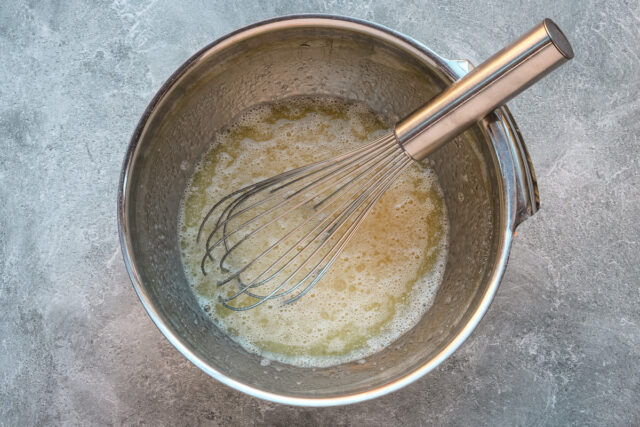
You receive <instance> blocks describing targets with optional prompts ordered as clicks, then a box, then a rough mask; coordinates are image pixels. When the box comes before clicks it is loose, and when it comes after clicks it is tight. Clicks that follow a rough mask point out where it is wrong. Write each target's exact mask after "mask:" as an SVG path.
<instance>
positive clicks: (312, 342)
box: [179, 97, 448, 367]
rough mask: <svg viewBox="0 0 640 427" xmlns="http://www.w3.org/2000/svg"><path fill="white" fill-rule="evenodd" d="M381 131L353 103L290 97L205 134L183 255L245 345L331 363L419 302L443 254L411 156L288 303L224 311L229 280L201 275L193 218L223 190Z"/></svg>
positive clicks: (208, 307)
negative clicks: (315, 277) (210, 140)
mask: <svg viewBox="0 0 640 427" xmlns="http://www.w3.org/2000/svg"><path fill="white" fill-rule="evenodd" d="M388 128H389V124H388V123H384V122H383V120H381V119H380V118H379V117H377V116H376V115H375V114H374V113H373V112H371V111H370V110H368V109H367V108H366V107H365V106H364V105H362V104H355V103H347V102H344V101H338V100H335V99H332V98H306V97H305V98H294V99H288V100H285V101H282V102H279V103H276V104H269V105H263V106H260V107H257V108H254V109H252V110H250V111H248V112H246V113H245V114H243V115H242V116H241V117H240V118H239V119H238V120H237V121H236V122H235V123H234V124H233V125H232V126H231V127H230V128H228V129H226V130H225V131H223V132H220V133H219V134H218V135H216V138H215V143H214V144H213V146H212V148H211V150H210V151H209V152H208V153H206V154H205V155H204V156H203V159H202V161H201V163H200V165H199V166H198V168H196V171H195V173H194V176H193V179H192V182H191V185H190V186H189V187H188V188H187V190H186V193H185V196H184V198H183V202H182V209H181V216H180V224H179V230H180V233H181V235H180V244H181V249H182V263H183V266H184V269H185V273H186V276H187V278H188V279H189V280H190V282H191V285H192V288H193V292H194V293H195V295H196V297H197V299H198V301H199V303H200V305H201V306H202V308H203V309H204V310H205V311H206V312H207V313H209V315H210V317H211V319H212V321H213V322H215V324H216V325H217V326H218V327H219V328H221V329H222V330H223V331H225V332H226V333H227V334H228V335H230V336H231V337H233V338H234V339H235V340H236V341H237V342H238V343H240V344H241V345H242V346H243V347H244V348H246V349H247V350H248V351H251V352H254V353H257V354H260V355H262V356H264V357H266V358H270V359H275V360H279V361H281V362H284V363H289V364H293V365H298V366H316V367H321V366H330V365H334V364H339V363H343V362H347V361H352V360H356V359H361V358H364V357H367V356H368V355H370V354H373V353H375V352H377V351H379V350H381V349H382V348H384V347H385V346H387V345H389V344H390V343H391V342H393V341H394V340H396V339H397V338H398V337H400V336H401V335H402V334H403V333H404V332H406V331H408V330H409V329H411V328H412V327H413V326H414V325H415V324H416V323H417V322H418V321H419V320H420V318H421V317H422V315H423V314H424V313H425V312H426V311H427V310H428V308H429V306H430V305H431V303H432V300H433V297H434V295H435V292H436V289H437V287H438V284H439V283H440V281H441V279H442V275H443V272H444V266H445V261H446V250H447V238H448V228H447V224H446V210H445V206H444V201H443V198H442V192H441V190H440V188H439V186H438V182H437V179H436V176H435V174H434V172H433V171H431V170H430V169H428V168H427V167H425V166H424V165H420V164H417V163H415V164H413V165H412V166H411V167H410V168H409V169H407V170H406V171H405V172H404V173H403V174H402V175H401V176H400V178H399V179H398V180H397V181H396V182H395V183H394V185H393V186H392V187H391V188H390V189H389V190H388V191H387V192H386V193H385V194H384V195H383V196H382V198H380V200H379V201H378V202H377V203H376V205H375V207H374V209H373V210H372V211H371V213H370V214H369V216H368V217H367V218H366V219H365V221H364V222H363V223H362V225H361V227H360V228H359V230H358V232H357V234H356V235H355V237H354V238H353V239H352V240H351V241H350V242H349V244H348V245H347V246H346V248H345V249H344V251H343V252H342V254H341V256H340V257H339V258H338V260H337V261H336V262H335V264H334V265H333V267H332V268H331V270H329V272H328V273H327V274H326V275H325V276H324V277H323V279H322V280H321V281H320V282H318V284H317V285H316V286H315V287H314V288H313V289H312V290H311V291H310V292H309V293H308V294H307V295H306V296H304V297H303V298H301V299H299V300H298V301H296V302H294V303H292V304H288V305H283V304H281V303H280V302H279V301H278V300H274V301H270V302H269V303H266V304H263V305H261V306H259V307H257V308H254V309H252V310H248V311H244V312H232V311H230V310H228V309H226V308H224V307H223V306H222V305H220V303H219V302H218V294H219V293H220V295H224V294H226V292H228V287H229V286H231V287H232V286H235V285H233V284H228V285H225V286H222V287H218V286H216V281H217V278H216V277H215V276H213V275H211V274H209V275H207V276H204V275H203V274H202V272H201V271H200V261H201V260H202V256H203V254H204V247H203V246H202V243H200V244H196V234H197V232H198V227H199V226H200V223H201V222H202V219H203V218H204V215H205V214H206V213H207V211H208V209H209V208H210V207H211V206H212V205H213V204H214V203H215V202H216V201H218V200H219V199H220V198H222V197H224V196H225V195H227V194H228V193H229V192H231V191H233V190H236V189H238V188H241V187H243V186H246V185H249V184H251V183H254V182H257V181H260V180H263V179H265V178H268V177H270V176H273V175H276V174H278V173H281V172H284V171H285V170H288V169H292V168H295V167H299V166H303V165H306V164H309V163H312V162H314V161H317V160H319V159H323V158H328V157H332V156H335V155H338V154H341V153H344V152H346V151H348V150H351V149H353V148H356V147H358V146H360V145H362V144H363V143H366V142H368V141H371V140H373V139H375V138H376V137H379V136H380V135H381V134H383V133H384V131H385V130H386V129H388Z"/></svg>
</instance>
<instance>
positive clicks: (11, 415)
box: [0, 0, 640, 426]
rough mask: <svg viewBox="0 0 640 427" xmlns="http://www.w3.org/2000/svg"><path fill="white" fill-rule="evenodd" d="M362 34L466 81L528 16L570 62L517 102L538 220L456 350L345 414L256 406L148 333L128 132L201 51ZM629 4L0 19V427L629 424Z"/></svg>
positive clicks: (634, 348) (157, 11) (636, 274)
mask: <svg viewBox="0 0 640 427" xmlns="http://www.w3.org/2000/svg"><path fill="white" fill-rule="evenodd" d="M299 12H325V13H337V14H345V15H351V16H356V17H360V18H365V19H369V20H373V21H377V22H379V23H382V24H385V25H387V26H389V27H392V28H394V29H397V30H399V31H402V32H404V33H406V34H409V35H411V36H413V37H415V38H416V39H418V40H421V41H423V42H424V43H426V44H427V45H429V46H430V47H432V48H433V49H434V50H436V51H437V52H439V53H441V54H443V55H445V56H449V57H463V58H468V59H471V60H472V61H474V62H476V63H477V62H479V61H481V60H482V59H484V58H486V57H488V56H489V55H490V54H491V53H492V52H494V51H495V50H496V49H497V48H499V47H501V46H503V45H504V44H506V43H507V42H509V41H510V40H512V39H513V38H514V37H515V36H516V35H518V33H520V32H521V31H522V30H524V29H525V28H528V27H530V26H532V25H533V24H535V23H537V22H539V21H540V20H541V19H542V18H543V17H545V16H549V17H552V18H554V19H555V20H556V21H557V22H558V23H559V24H560V26H561V27H562V28H563V29H564V30H565V31H566V32H567V34H568V35H569V37H570V39H571V40H572V41H573V44H574V49H575V51H576V59H575V60H574V61H573V62H572V63H571V64H570V65H568V66H565V67H564V68H563V69H561V70H559V71H558V72H556V73H555V74H554V75H553V76H552V77H550V78H548V79H546V80H544V81H543V82H541V83H540V84H539V85H538V86H537V87H536V88H535V89H532V90H530V91H528V92H526V93H525V94H523V95H522V96H521V97H520V98H518V99H517V100H516V101H514V102H512V103H511V104H510V106H511V108H512V111H513V113H514V115H515V117H516V119H517V121H518V123H519V125H520V127H521V129H522V132H523V134H524V136H525V139H526V142H527V144H528V147H529V150H530V151H531V156H532V158H533V161H534V164H535V166H536V169H537V174H538V179H539V185H540V193H541V196H542V203H543V208H542V210H541V211H540V213H539V214H537V215H536V216H535V217H534V218H532V219H530V220H529V221H527V222H526V223H524V224H523V225H522V226H521V227H520V229H519V232H518V237H517V239H516V242H515V245H514V247H513V251H512V255H511V260H510V263H509V267H508V270H507V273H506V276H505V278H504V281H503V283H502V285H501V287H500V290H499V292H498V294H497V296H496V299H495V302H494V303H493V305H492V306H491V308H490V310H489V313H488V314H487V316H486V317H485V318H484V319H483V321H482V322H481V324H480V325H479V327H478V329H477V330H476V331H475V332H474V334H473V335H472V336H471V338H470V339H469V340H468V341H467V342H466V343H465V344H464V345H463V346H462V348H461V349H460V350H459V351H458V352H456V353H455V355H454V356H453V357H451V358H450V359H449V360H447V361H446V362H445V363H443V364H442V365H441V366H440V367H439V368H438V369H437V370H436V371H435V372H433V373H431V374H429V375H428V376H426V377H425V378H423V379H421V380H420V381H418V382H416V383H414V384H413V385H411V386H409V387H407V388H406V389H404V390H401V391H399V392H396V393H395V394H392V395H389V396H386V397H383V398H380V399H377V400H374V401H371V402H367V403H363V404H358V405H354V406H349V407H339V408H330V409H304V408H294V407H286V406H281V405H277V404H273V403H268V402H263V401H259V400H257V399H253V398H251V397H248V396H245V395H243V394H241V393H238V392H236V391H234V390H232V389H230V388H228V387H226V386H223V385H222V384H219V383H217V382H216V381H214V380H213V379H211V378H209V377H207V376H206V375H205V374H204V373H203V372H201V371H200V370H199V369H198V368H196V367H195V366H193V365H191V364H190V363H189V362H187V361H186V359H185V358H184V357H182V355H180V354H179V353H178V352H177V351H176V350H175V349H174V348H173V347H172V346H171V345H170V344H169V343H168V342H167V341H166V340H165V339H164V337H163V336H162V335H161V333H160V332H159V331H158V330H157V329H156V327H155V326H154V325H153V323H152V322H151V320H150V319H149V318H148V316H147V314H146V313H145V311H144V309H143V308H142V306H141V304H140V303H139V301H138V299H137V297H136V295H135V293H134V291H133V289H132V287H131V285H130V283H129V279H128V276H127V273H126V271H125V267H124V265H123V261H122V258H121V254H120V248H119V243H118V238H117V224H116V187H117V182H118V174H119V171H120V166H121V161H122V158H123V155H124V152H125V149H126V146H127V144H128V141H129V137H130V136H131V133H132V131H133V129H134V126H135V124H136V122H137V120H138V118H139V116H140V115H141V113H142V111H143V110H144V108H145V106H146V104H147V103H148V102H149V101H150V99H151V97H152V96H153V94H154V92H155V91H156V90H157V89H158V87H159V86H160V84H161V83H162V82H163V80H164V79H166V78H167V77H168V76H169V75H170V73H171V72H172V71H173V70H174V69H175V68H176V67H177V66H178V65H180V64H181V63H182V61H184V60H185V59H186V58H187V57H189V56H190V55H191V54H193V53H194V52H195V51H196V50H198V49H199V48H201V47H202V46H204V45H205V44H207V43H208V42H210V41H212V40H214V39H215V38H217V37H219V36H221V35H223V34H225V33H227V32H229V31H232V30H234V29H236V28H238V27H240V26H243V25H246V24H249V23H251V22H254V21H257V20H260V19H264V18H268V17H272V16H276V15H281V14H289V13H299ZM639 45H640V3H638V2H637V1H633V0H627V1H621V0H617V1H606V0H599V1H594V0H584V1H582V0H581V1H578V0H574V1H568V0H566V1H558V0H556V1H551V0H545V1H542V0H541V1H535V0H529V1H527V0H508V1H505V0H486V1H482V2H476V1H473V0H456V1H449V2H444V1H442V2H441V1H437V2H436V1H431V2H427V1H391V2H382V1H380V2H374V1H371V0H368V1H367V0H364V1H355V0H328V1H318V0H308V1H305V2H296V1H292V0H276V1H270V2H250V1H245V0H239V1H233V2H232V1H212V2H201V1H187V2H174V1H168V0H158V1H141V2H134V1H127V0H116V1H96V2H89V1H86V2H83V1H80V0H70V1H62V0H59V1H2V2H0V302H1V304H2V306H1V310H0V424H2V425H8V426H9V425H20V426H23V425H101V424H116V425H141V424H148V425H183V424H184V425H253V424H266V425H327V426H329V425H331V426H333V425H367V426H374V425H431V424H433V425H460V426H467V425H503V426H515V425H523V426H525V425H526V426H529V425H531V426H533V425H535V426H538V425H576V426H578V425H579V426H583V425H639V424H640V405H639V403H640V398H639V396H640V369H639V368H640V366H639V362H640V304H639V302H640V289H639V286H638V285H639V282H640V243H639V242H640V225H639V223H638V219H639V214H638V212H639V211H640V145H639V144H640V136H639V135H640V100H639V98H640V74H639V72H638V70H639V69H640V50H639Z"/></svg>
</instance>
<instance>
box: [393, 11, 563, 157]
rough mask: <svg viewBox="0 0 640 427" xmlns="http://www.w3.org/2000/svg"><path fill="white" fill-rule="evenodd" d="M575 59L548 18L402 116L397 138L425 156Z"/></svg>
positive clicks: (410, 150)
mask: <svg viewBox="0 0 640 427" xmlns="http://www.w3.org/2000/svg"><path fill="white" fill-rule="evenodd" d="M571 58H573V49H572V48H571V44H570V43H569V41H568V40H567V38H566V36H565V35H564V34H563V33H562V31H561V30H560V28H558V26H557V25H556V24H555V23H554V22H553V21H552V20H550V19H545V20H544V21H542V23H540V24H539V25H537V26H535V27H534V28H532V29H531V30H530V31H529V32H527V33H526V34H524V35H523V36H522V37H520V38H519V39H518V40H516V41H515V42H514V43H512V44H511V45H509V46H507V47H505V48H504V49H502V50H501V51H499V52H498V53H496V54H495V55H493V56H492V57H491V58H489V59H487V60H486V61H485V62H483V63H482V64H480V65H479V66H478V67H477V68H475V69H473V70H472V71H471V72H469V73H468V74H467V75H465V76H464V77H462V78H461V79H460V80H458V81H457V82H455V83H453V84H452V85H451V86H449V87H448V88H447V89H446V90H445V91H444V92H442V93H441V94H440V95H438V96H436V97H435V98H434V99H432V100H431V101H429V102H428V103H427V104H425V105H424V106H422V107H420V108H419V109H418V110H416V111H414V112H413V113H412V114H411V115H409V116H408V117H407V118H405V119H403V120H401V121H400V122H399V123H398V124H397V125H396V128H395V133H396V137H397V139H398V142H399V143H400V145H401V146H402V147H403V149H404V150H405V151H406V152H407V153H408V154H409V155H410V156H411V157H413V158H414V159H415V160H422V159H424V158H425V157H427V156H428V155H429V154H430V153H431V152H433V151H434V150H435V149H436V148H438V147H439V146H440V145H442V144H443V143H445V142H446V141H448V140H450V139H451V138H453V137H455V136H456V135H458V134H459V133H461V132H463V131H464V130H465V129H466V128H468V127H469V126H471V125H472V124H473V123H475V122H476V121H478V120H480V119H481V118H483V117H484V116H486V115H487V114H488V113H490V112H491V111H493V110H494V109H495V108H497V107H499V106H500V105H502V104H504V103H506V102H507V101H509V100H510V99H511V98H513V97H515V96H516V95H518V94H519V93H521V92H522V91H524V90H525V89H527V88H528V87H529V86H531V85H532V84H534V83H535V82H537V81H538V80H540V79H541V78H542V77H544V76H545V75H547V74H548V73H550V72H551V71H552V70H554V69H555V68H557V67H558V66H560V65H562V64H563V63H564V62H566V61H568V60H569V59H571Z"/></svg>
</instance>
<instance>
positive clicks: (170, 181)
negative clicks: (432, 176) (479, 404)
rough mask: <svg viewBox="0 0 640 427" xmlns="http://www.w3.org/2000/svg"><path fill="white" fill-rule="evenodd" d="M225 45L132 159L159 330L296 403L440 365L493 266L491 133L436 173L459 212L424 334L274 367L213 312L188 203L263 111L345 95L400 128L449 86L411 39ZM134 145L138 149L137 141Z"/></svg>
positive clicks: (296, 38) (203, 58) (210, 363)
mask: <svg viewBox="0 0 640 427" xmlns="http://www.w3.org/2000/svg"><path fill="white" fill-rule="evenodd" d="M237 38H238V37H236V40H233V43H230V42H229V40H227V41H226V42H222V43H219V44H218V45H214V46H212V47H210V48H209V49H208V50H206V51H205V52H203V53H201V54H200V55H199V56H197V57H196V58H195V59H192V61H191V62H190V63H189V65H188V66H186V67H185V68H183V70H182V73H181V74H179V75H177V76H175V78H174V81H173V82H172V85H170V86H165V89H164V92H163V93H162V95H161V96H160V97H159V98H158V99H157V103H156V105H155V106H154V108H153V109H151V110H150V115H149V116H148V117H146V121H145V122H144V126H143V127H142V128H141V132H140V133H139V135H137V146H136V147H135V150H134V151H133V153H132V156H131V158H130V161H129V164H128V169H127V176H126V181H125V191H124V200H125V202H124V209H125V211H124V217H125V219H126V224H127V225H126V227H125V229H124V233H125V235H126V237H127V241H128V244H129V252H130V257H131V264H132V266H133V268H134V269H135V270H136V271H137V279H138V280H137V282H138V283H137V286H138V287H139V290H140V292H142V293H144V294H146V295H147V297H148V299H149V301H150V303H149V304H150V305H151V306H152V308H153V311H154V315H153V317H155V318H154V320H156V322H160V323H161V324H162V325H163V326H164V328H165V334H169V335H172V336H174V339H173V341H174V343H175V342H176V337H177V339H178V340H179V341H180V343H181V345H183V346H184V348H186V349H188V351H189V352H191V353H192V354H193V355H195V357H197V358H198V359H199V360H198V364H199V365H200V366H201V367H202V368H203V369H204V370H205V371H207V372H209V373H210V374H213V375H214V376H219V374H218V373H221V374H223V375H224V376H226V377H227V378H228V379H231V380H235V381H238V382H240V383H243V384H246V385H248V386H250V387H253V388H257V389H260V390H264V391H268V392H271V393H276V394H280V395H285V396H293V397H303V398H327V397H335V396H343V395H346V394H353V393H358V392H363V391H367V390H370V389H372V388H374V387H379V386H382V385H385V384H388V383H390V382H392V381H395V380H397V379H399V378H401V377H403V376H405V375H407V374H408V373H411V372H413V371H415V370H416V369H418V368H420V367H421V366H423V365H425V364H426V363H428V362H429V361H430V360H432V359H433V358H434V357H436V356H437V355H438V354H439V353H440V352H441V351H442V349H443V348H444V347H446V346H447V345H448V344H449V343H450V342H451V340H452V339H453V338H454V337H455V336H456V335H457V333H458V332H459V331H460V329H461V328H462V327H464V326H465V324H466V320H467V319H468V318H469V316H470V315H471V314H472V313H473V312H474V310H475V308H476V306H477V304H478V303H479V299H480V298H479V296H481V295H482V294H483V290H484V289H485V286H486V283H487V277H488V274H489V272H490V270H491V268H490V267H491V266H492V265H493V263H494V256H493V255H492V254H493V253H495V250H494V249H495V245H496V244H497V243H496V240H497V238H496V237H495V236H496V231H495V230H496V229H497V226H498V224H497V223H498V220H497V216H496V215H497V214H496V212H497V211H498V209H497V206H498V205H497V203H498V202H497V201H498V199H499V197H498V190H497V189H498V183H497V179H496V176H497V174H496V166H495V161H494V159H493V156H492V154H491V149H490V147H491V145H490V141H488V140H487V139H486V138H485V137H484V136H483V134H482V133H481V132H480V131H479V130H478V129H472V130H470V131H468V132H466V133H465V134H463V135H462V136H461V137H459V138H457V139H456V140H455V141H452V142H451V143H449V144H448V145H446V146H445V147H443V148H442V149H440V150H439V151H438V152H436V153H435V154H434V155H433V156H432V157H431V158H430V160H429V161H431V162H432V163H433V167H434V168H435V169H436V172H437V174H438V177H439V180H440V183H441V185H442V188H443V191H444V194H445V200H446V204H447V209H448V221H449V225H450V247H449V254H448V261H447V266H446V271H445V276H444V280H443V283H442V285H441V286H440V288H439V291H438V293H437V295H436V300H435V302H434V304H433V306H432V307H431V309H430V310H429V311H428V312H427V314H426V315H425V316H424V317H423V318H422V320H421V322H420V323H419V324H418V325H417V326H416V327H415V328H413V329H412V330H411V331H409V332H408V333H406V334H405V335H404V336H402V337H401V338H400V339H399V340H398V341H396V342H395V343H394V344H393V345H391V346H389V347H388V348H386V349H385V350H383V351H381V352H379V353H377V354H376V355H374V356H372V357H369V358H367V360H366V362H365V363H356V362H354V363H347V364H343V365H339V366H334V367H330V368H323V369H308V368H299V367H293V366H288V365H282V364H279V363H275V362H274V363H272V364H271V365H270V366H266V367H265V366H262V365H261V364H260V357H258V356H256V355H253V354H250V353H248V352H246V351H245V350H244V349H242V348H241V347H240V346H239V345H237V344H235V343H234V342H233V341H232V340H231V339H229V338H228V337H227V336H226V335H224V334H222V333H221V332H220V331H219V330H218V329H217V328H216V327H215V325H213V324H212V323H211V322H210V321H209V320H208V318H207V317H206V315H205V314H204V313H203V312H202V311H201V309H200V307H199V306H198V304H197V302H196V301H195V299H194V297H193V295H192V293H191V291H190V290H189V286H188V284H187V281H186V279H185V277H184V273H183V269H182V266H181V261H180V253H179V249H178V234H177V224H178V221H177V217H178V213H179V205H180V199H181V197H182V195H183V192H184V189H185V187H186V185H187V182H188V180H189V178H190V177H191V175H192V173H193V169H194V167H195V166H196V164H197V163H198V160H199V158H200V156H201V155H202V153H203V152H204V151H205V150H206V149H207V148H208V147H209V146H210V144H211V142H212V140H213V137H214V134H215V133H216V131H217V130H219V129H220V128H221V127H224V126H225V125H227V124H229V123H230V121H231V120H232V119H233V118H234V117H235V116H237V115H238V114H239V113H240V112H242V111H244V110H245V109H247V108H249V107H251V106H254V105H256V104H258V103H262V102H268V101H273V100H277V99H282V98H284V97H287V96H294V95H312V94H322V95H332V96H338V97H342V98H346V99H351V100H358V101H363V102H365V103H367V104H368V105H369V106H370V107H371V108H372V109H373V110H375V111H378V112H380V113H382V114H384V115H386V116H387V117H389V118H390V120H397V119H399V118H401V117H403V116H404V115H406V114H408V113H410V112H411V111H412V110H413V109H415V108H416V107H418V106H419V105H421V104H422V103H424V102H425V101H426V100H428V99H430V98H431V97H433V96H434V95H435V94H436V93H438V92H439V91H441V90H442V88H444V87H445V86H446V85H447V84H449V83H450V81H448V79H447V78H446V77H445V76H444V75H443V73H442V72H441V71H439V69H438V68H437V67H436V66H435V64H434V63H433V61H432V60H430V59H429V58H427V57H425V55H423V54H420V52H419V51H417V50H416V49H409V45H408V44H407V43H406V42H402V41H400V40H398V39H396V40H395V41H393V40H390V39H389V38H381V37H376V36H375V35H372V34H366V33H364V32H362V31H356V30H353V29H346V28H337V27H331V26H325V27H308V26H307V27H305V26H299V27H295V26H291V27H286V28H281V29H278V30H274V31H269V32H262V33H259V34H254V35H250V36H246V37H244V38H243V39H241V40H237ZM134 140H135V138H134Z"/></svg>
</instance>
